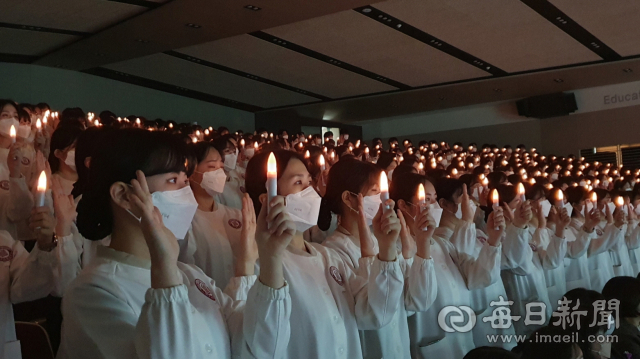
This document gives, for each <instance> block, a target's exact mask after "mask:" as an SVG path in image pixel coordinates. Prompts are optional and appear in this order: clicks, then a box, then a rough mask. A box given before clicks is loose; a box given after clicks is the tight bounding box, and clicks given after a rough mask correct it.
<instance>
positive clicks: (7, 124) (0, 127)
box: [0, 118, 20, 137]
mask: <svg viewBox="0 0 640 359" xmlns="http://www.w3.org/2000/svg"><path fill="white" fill-rule="evenodd" d="M11 126H13V127H14V128H15V129H16V131H17V130H18V127H20V122H19V121H18V120H16V119H15V118H5V119H2V120H0V133H1V134H3V135H5V136H7V137H9V135H10V133H11Z"/></svg>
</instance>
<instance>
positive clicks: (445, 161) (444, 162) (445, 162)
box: [440, 160, 449, 167]
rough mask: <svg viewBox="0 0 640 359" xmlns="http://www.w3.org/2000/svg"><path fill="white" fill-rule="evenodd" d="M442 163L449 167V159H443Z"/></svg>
mask: <svg viewBox="0 0 640 359" xmlns="http://www.w3.org/2000/svg"><path fill="white" fill-rule="evenodd" d="M440 163H442V165H443V166H445V167H447V165H448V164H449V161H447V160H442V162H440Z"/></svg>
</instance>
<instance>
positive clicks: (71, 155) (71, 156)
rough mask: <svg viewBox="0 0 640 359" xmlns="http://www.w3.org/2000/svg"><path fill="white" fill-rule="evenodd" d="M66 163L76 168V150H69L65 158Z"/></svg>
mask: <svg viewBox="0 0 640 359" xmlns="http://www.w3.org/2000/svg"><path fill="white" fill-rule="evenodd" d="M64 163H65V164H66V165H67V166H69V167H71V169H72V170H74V171H75V170H76V151H75V150H71V151H69V152H67V158H65V159H64Z"/></svg>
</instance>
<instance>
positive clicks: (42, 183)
mask: <svg viewBox="0 0 640 359" xmlns="http://www.w3.org/2000/svg"><path fill="white" fill-rule="evenodd" d="M46 192H47V175H46V174H45V173H44V171H42V172H41V173H40V177H39V178H38V191H37V193H36V205H37V206H38V207H44V198H45V193H46Z"/></svg>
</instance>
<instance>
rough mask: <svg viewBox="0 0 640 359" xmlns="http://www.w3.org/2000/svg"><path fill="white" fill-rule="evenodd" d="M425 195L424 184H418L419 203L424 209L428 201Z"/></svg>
mask: <svg viewBox="0 0 640 359" xmlns="http://www.w3.org/2000/svg"><path fill="white" fill-rule="evenodd" d="M425 197H426V196H425V193H424V185H423V184H422V183H420V185H418V204H419V205H420V209H422V207H424V205H425V203H426V199H425Z"/></svg>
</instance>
